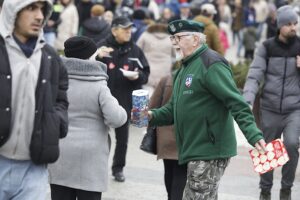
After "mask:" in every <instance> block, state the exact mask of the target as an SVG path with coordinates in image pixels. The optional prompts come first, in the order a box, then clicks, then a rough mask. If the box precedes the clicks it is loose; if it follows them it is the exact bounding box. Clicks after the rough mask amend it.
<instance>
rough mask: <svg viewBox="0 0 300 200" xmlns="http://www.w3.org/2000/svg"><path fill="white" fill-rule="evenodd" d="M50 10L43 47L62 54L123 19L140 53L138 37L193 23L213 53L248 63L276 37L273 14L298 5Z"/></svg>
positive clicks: (204, 1)
mask: <svg viewBox="0 0 300 200" xmlns="http://www.w3.org/2000/svg"><path fill="white" fill-rule="evenodd" d="M2 3H3V0H0V6H1V4H2ZM53 4H54V10H53V13H52V16H51V18H50V20H49V21H48V23H47V26H46V27H45V28H44V33H45V39H46V41H47V43H49V44H50V45H52V46H53V47H55V48H56V49H57V50H58V51H59V52H61V53H62V52H63V43H64V42H65V41H66V40H67V39H68V38H70V37H72V36H75V35H83V36H88V37H90V38H92V39H93V40H94V41H95V42H96V43H98V42H99V41H101V40H103V39H105V38H106V36H108V35H109V33H110V24H111V22H112V19H113V18H114V17H116V16H127V17H129V18H130V19H131V20H132V21H133V23H134V24H135V27H134V28H133V29H132V31H133V33H132V34H133V35H132V39H133V40H134V41H135V42H137V44H138V45H139V46H140V47H142V44H144V42H141V41H144V40H145V37H146V40H147V39H148V38H149V36H143V37H142V35H143V34H144V35H149V34H150V35H153V34H154V35H155V34H157V32H160V33H161V32H164V30H165V29H163V28H161V26H158V27H157V25H162V24H167V23H168V22H170V21H172V20H176V19H195V20H197V21H200V22H202V23H204V24H205V27H206V32H205V33H206V35H207V43H208V45H209V46H210V47H211V48H212V49H214V50H216V51H218V52H219V53H221V54H223V55H225V57H227V58H229V59H230V57H232V55H227V54H228V50H229V49H230V48H233V47H234V48H235V49H236V50H235V51H234V54H235V55H234V56H235V58H238V59H244V58H246V59H252V58H253V53H254V50H255V47H256V46H257V43H258V42H261V41H262V40H265V39H266V38H269V37H272V36H274V35H275V34H276V32H277V30H276V9H277V8H279V7H280V6H283V5H286V4H291V5H292V6H293V7H294V9H295V10H296V11H297V12H298V13H300V1H299V0H53ZM299 32H300V31H299ZM150 37H151V36H150ZM139 39H140V40H141V41H140V42H139ZM142 49H143V48H142ZM143 50H144V51H147V50H146V48H145V47H144V49H143ZM144 53H145V54H146V57H147V58H148V59H149V57H151V54H150V55H149V54H147V53H146V52H144ZM167 53H170V51H168V52H167ZM171 53H172V52H171ZM230 53H231V54H232V52H230ZM171 56H172V55H171ZM150 60H151V59H150ZM150 62H151V61H150ZM150 82H151V80H150Z"/></svg>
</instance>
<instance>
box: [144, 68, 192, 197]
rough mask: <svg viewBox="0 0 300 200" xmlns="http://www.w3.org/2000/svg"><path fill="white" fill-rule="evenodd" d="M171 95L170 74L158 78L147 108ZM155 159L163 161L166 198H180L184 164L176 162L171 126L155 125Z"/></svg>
mask: <svg viewBox="0 0 300 200" xmlns="http://www.w3.org/2000/svg"><path fill="white" fill-rule="evenodd" d="M171 95H172V75H171V74H170V75H167V76H164V77H163V78H161V79H160V81H159V83H158V85H157V87H156V88H155V90H154V92H153V94H152V96H151V99H150V103H149V108H150V109H152V108H159V107H161V106H163V105H164V104H166V103H167V102H168V100H169V99H170V97H171ZM157 159H163V162H164V170H165V175H164V180H165V186H166V190H167V193H168V200H181V199H182V194H183V190H184V186H185V184H186V173H187V171H186V170H187V168H186V165H179V164H178V153H177V148H176V141H175V135H174V129H173V126H160V127H157Z"/></svg>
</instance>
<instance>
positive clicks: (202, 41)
mask: <svg viewBox="0 0 300 200" xmlns="http://www.w3.org/2000/svg"><path fill="white" fill-rule="evenodd" d="M193 34H194V35H196V36H198V38H199V41H200V45H202V44H205V43H206V35H205V34H203V33H200V32H193Z"/></svg>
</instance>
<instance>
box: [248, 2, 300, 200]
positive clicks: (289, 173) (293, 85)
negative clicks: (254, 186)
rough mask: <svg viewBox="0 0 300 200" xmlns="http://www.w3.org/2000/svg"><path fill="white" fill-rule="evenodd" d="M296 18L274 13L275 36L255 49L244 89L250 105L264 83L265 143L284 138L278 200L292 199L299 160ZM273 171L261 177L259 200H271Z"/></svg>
mask: <svg viewBox="0 0 300 200" xmlns="http://www.w3.org/2000/svg"><path fill="white" fill-rule="evenodd" d="M297 25H298V15H297V13H296V12H295V10H294V9H293V8H292V7H291V6H283V7H280V8H279V9H278V10H277V28H278V30H279V31H278V34H277V36H275V37H272V38H270V39H268V40H266V41H265V42H264V43H263V44H262V45H261V46H259V47H258V48H257V51H256V54H255V56H254V60H253V62H252V63H251V66H250V70H249V73H248V78H247V81H246V84H245V87H244V97H245V99H246V101H247V102H248V103H249V104H250V105H253V102H254V99H255V96H256V93H257V92H258V90H259V88H260V84H261V83H263V84H264V85H263V87H262V88H263V89H262V95H261V100H260V102H261V106H260V108H261V112H260V119H261V121H260V124H261V128H262V130H263V132H264V137H265V139H266V141H267V142H270V141H272V140H274V139H277V138H281V137H282V136H283V140H284V144H285V146H286V149H287V152H288V154H289V157H290V161H289V162H288V163H287V164H286V165H284V166H283V168H282V178H281V190H280V200H289V199H291V188H292V186H293V182H294V180H295V173H296V169H297V165H298V159H299V152H298V149H299V136H300V124H299V120H300V102H299V99H300V88H299V82H300V76H299V71H300V68H299V67H300V56H299V47H300V38H299V37H297V35H296V30H297ZM272 186H273V171H270V172H268V173H265V174H263V175H261V177H260V188H261V194H260V199H261V200H270V199H271V188H272Z"/></svg>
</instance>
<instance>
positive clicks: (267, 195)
mask: <svg viewBox="0 0 300 200" xmlns="http://www.w3.org/2000/svg"><path fill="white" fill-rule="evenodd" d="M259 200H271V191H270V190H263V189H262V190H261V192H260V196H259Z"/></svg>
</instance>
